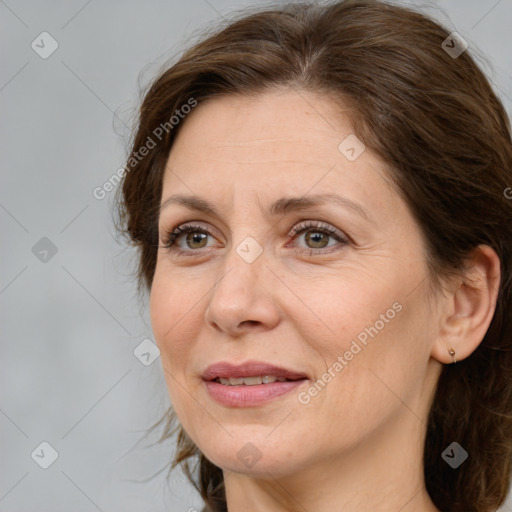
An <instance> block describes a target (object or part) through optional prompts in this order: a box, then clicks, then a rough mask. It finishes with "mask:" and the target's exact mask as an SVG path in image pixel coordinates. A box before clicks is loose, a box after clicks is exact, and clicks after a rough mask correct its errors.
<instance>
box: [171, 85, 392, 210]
mask: <svg viewBox="0 0 512 512" xmlns="http://www.w3.org/2000/svg"><path fill="white" fill-rule="evenodd" d="M348 112H349V110H348V108H344V107H343V105H341V104H340V103H338V102H336V101H334V99H332V98H329V97H327V96H325V97H323V96H322V97H321V96H319V95H317V94H315V93H311V92H308V91H294V90H275V91H270V92H265V93H264V94H259V95H252V96H240V95H236V96H235V95H232V96H223V97H218V98H214V99H209V100H207V101H205V102H204V103H200V104H199V105H198V106H197V107H196V108H195V109H194V110H193V111H192V112H191V114H189V115H188V116H187V118H186V119H185V120H184V121H182V122H183V123H184V124H183V125H182V126H181V127H180V131H179V132H178V136H177V138H176V140H175V141H174V145H173V147H172V149H171V152H170V154H169V159H168V162H167V168H166V172H165V175H164V193H163V196H164V197H163V199H165V197H166V196H167V195H169V194H170V193H176V192H179V193H186V194H197V195H201V196H208V195H209V196H212V195H219V194H229V195H231V196H233V195H235V194H237V193H238V194H239V195H240V194H242V195H245V194H249V193H250V192H249V191H258V195H259V196H261V195H262V194H261V193H262V192H263V193H266V192H270V191H272V190H274V189H279V191H280V192H283V190H286V191H287V192H289V193H290V194H294V195H304V194H307V193H308V192H309V191H313V189H314V192H315V193H330V192H333V191H334V192H340V193H344V195H346V196H353V197H354V199H359V200H360V201H363V202H366V201H369V200H370V199H371V196H372V195H375V194H376V193H379V194H380V195H381V196H382V194H383V193H386V192H389V191H382V190H381V191H380V192H379V189H380V188H382V187H386V186H387V182H388V178H387V176H386V175H385V169H384V167H385V166H384V165H383V163H382V162H381V161H380V160H379V159H377V158H376V157H375V156H374V155H372V154H371V153H370V152H369V151H367V150H366V149H364V151H363V152H362V153H361V155H360V156H359V157H358V158H357V159H355V160H352V161H351V160H349V159H347V157H346V155H345V154H344V153H343V152H342V151H340V144H342V143H343V141H345V140H346V139H347V137H355V136H354V134H353V131H352V126H351V123H350V119H349V117H348ZM350 140H352V139H350ZM363 147H364V146H363ZM383 178H384V179H383ZM279 195H280V196H282V195H283V194H282V193H281V194H279ZM382 200H383V198H381V199H379V200H378V201H382ZM375 201H376V200H375V199H374V202H375Z"/></svg>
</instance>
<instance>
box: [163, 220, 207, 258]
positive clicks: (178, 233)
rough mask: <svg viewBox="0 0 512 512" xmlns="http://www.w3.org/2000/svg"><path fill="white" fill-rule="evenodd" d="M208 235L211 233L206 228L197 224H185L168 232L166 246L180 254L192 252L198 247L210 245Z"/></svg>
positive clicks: (202, 247)
mask: <svg viewBox="0 0 512 512" xmlns="http://www.w3.org/2000/svg"><path fill="white" fill-rule="evenodd" d="M184 235H186V236H184ZM208 236H211V235H210V233H209V232H208V230H206V229H205V228H203V227H201V226H198V225H195V224H184V225H182V226H178V227H177V228H176V229H175V230H174V231H172V232H170V233H168V234H167V236H166V239H165V242H164V247H165V248H166V249H168V250H169V251H176V252H178V253H180V254H185V253H191V252H193V251H195V250H196V249H204V248H205V247H208V246H207V245H206V243H207V241H208ZM181 239H183V240H184V243H185V245H186V248H183V245H182V244H180V243H179V241H180V240H181ZM176 242H178V243H176Z"/></svg>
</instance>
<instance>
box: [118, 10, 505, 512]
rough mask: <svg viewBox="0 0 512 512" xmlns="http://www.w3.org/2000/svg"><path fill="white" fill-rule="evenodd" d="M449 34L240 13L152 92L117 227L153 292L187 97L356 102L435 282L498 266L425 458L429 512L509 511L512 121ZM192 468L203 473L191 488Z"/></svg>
mask: <svg viewBox="0 0 512 512" xmlns="http://www.w3.org/2000/svg"><path fill="white" fill-rule="evenodd" d="M449 34H450V32H449V31H448V30H446V29H445V28H443V27H442V26H441V25H439V24H438V23H436V22H434V21H432V20H430V19H429V18H427V17H425V16H424V15H423V14H420V13H417V12H414V11H412V10H409V9H405V8H402V7H397V6H393V5H390V4H387V3H384V2H380V1H371V0H355V1H340V2H336V3H331V4H329V5H323V6H318V5H310V4H289V5H286V6H284V7H283V6H281V7H275V8H269V7H267V8H266V9H265V10H260V11H259V12H249V13H247V12H246V13H245V15H244V16H243V17H240V18H238V19H236V20H234V21H231V22H229V24H228V25H227V26H226V27H223V28H221V29H217V30H216V32H214V33H212V34H209V35H208V36H205V37H204V38H203V39H202V40H201V41H200V42H198V43H197V44H195V45H194V46H193V47H192V48H190V49H189V50H187V51H186V52H185V53H184V54H183V55H182V57H181V58H180V59H179V61H178V62H176V63H175V64H174V65H172V66H171V67H170V68H169V69H167V70H166V71H165V72H163V73H161V75H160V76H159V77H158V78H157V79H156V80H155V81H154V82H153V83H152V85H151V87H150V88H149V90H147V91H146V93H145V97H144V100H143V102H142V106H141V108H140V116H139V121H138V126H137V131H136V134H135V137H134V140H133V145H132V152H131V154H130V157H129V158H128V167H127V170H128V171H129V172H127V173H126V174H125V175H124V180H123V184H122V198H120V199H119V205H118V212H119V215H120V217H119V219H120V223H121V226H120V229H122V232H123V233H124V234H125V235H127V236H128V238H129V240H130V241H131V242H132V243H133V245H135V246H136V247H137V248H138V249H139V251H140V254H139V256H140V257H139V260H138V261H139V266H138V269H137V275H138V279H139V290H140V289H141V288H144V287H145V289H146V290H150V288H151V283H152V279H153V275H154V270H155V265H156V255H157V249H158V206H159V204H160V201H161V193H162V177H163V173H164V168H165V164H166V161H167V158H168V156H169V152H170V149H171V147H172V144H173V140H174V138H175V136H176V133H177V132H178V130H179V127H180V126H182V124H183V122H181V123H180V124H177V125H176V126H174V125H173V126H172V129H171V128H169V130H164V131H165V135H163V132H162V130H160V132H162V133H160V132H157V133H159V134H160V137H156V136H155V129H156V127H159V126H163V124H164V123H166V122H168V121H169V117H170V116H171V115H172V114H173V112H175V111H176V110H179V109H181V108H182V106H183V105H185V104H187V103H189V102H190V100H191V99H193V100H194V101H197V102H199V103H200V102H201V101H202V100H205V99H207V98H213V97H216V96H220V95H230V94H252V93H262V92H264V91H265V90H269V89H270V88H273V87H276V86H289V87H299V88H302V89H304V90H309V91H313V92H319V93H323V94H329V95H330V96H333V95H334V96H335V97H337V98H339V99H340V100H342V101H343V102H344V104H345V105H346V104H348V105H351V106H352V108H353V111H354V112H355V115H353V116H352V119H351V121H352V122H353V127H354V132H355V133H356V135H357V137H359V138H360V139H361V140H362V141H363V142H364V143H365V144H366V146H367V147H368V148H369V149H371V150H372V151H373V152H374V153H375V154H376V155H378V156H379V157H381V158H382V159H383V160H384V161H385V162H386V163H388V164H389V165H390V167H391V169H392V171H393V180H394V183H395V185H396V186H397V190H398V191H399V192H400V194H402V196H403V198H404V199H405V200H406V202H407V204H408V205H409V208H410V210H411V212H412V214H413V215H414V217H415V219H416V220H417V221H418V223H419V225H420V226H421V229H422V232H423V234H424V236H425V239H426V242H427V254H426V259H427V261H428V264H429V267H430V268H431V270H432V272H433V275H435V276H440V275H443V274H445V275H447V274H449V273H450V272H457V271H461V270H462V269H463V260H464V257H467V255H468V254H469V253H470V251H471V250H472V249H473V248H475V247H476V246H477V245H479V244H486V245H489V246H490V247H492V248H493V249H494V250H495V251H496V252H497V254H498V256H499V258H500V263H501V272H502V278H501V282H500V289H499V295H498V300H497V306H496V311H495V314H494V317H493V319H492V322H491V324H490V327H489V329H488V331H487V333H486V335H485V337H484V339H483V341H482V342H481V344H480V345H479V347H478V348H477V349H476V350H475V351H474V352H473V353H472V354H471V355H470V356H469V357H467V358H466V359H465V360H463V361H458V362H457V363H456V364H455V365H445V366H444V367H443V370H442V373H441V376H440V379H439V382H438V386H437V389H436V394H435V397H434V400H433V404H432V407H431V410H430V414H429V419H428V426H427V433H426V441H425V446H424V473H425V482H426V486H427V490H428V492H429V494H430V496H431V498H432V500H433V502H434V503H435V505H436V506H437V507H438V508H439V509H440V510H442V511H450V512H488V511H489V512H490V511H493V510H495V509H496V508H498V507H499V506H500V505H501V504H502V503H503V502H504V500H505V498H506V496H507V493H508V489H509V482H510V473H511V454H512V385H511V382H512V346H511V336H510V333H511V319H512V302H511V300H512V296H511V264H512V261H511V257H512V201H510V200H508V199H507V197H506V196H507V194H506V193H505V191H506V190H510V189H509V188H508V187H510V186H512V143H511V136H510V124H509V120H508V118H507V115H506V113H505V111H504V108H503V106H502V104H501V102H500V101H499V99H498V98H497V96H496V94H495V93H494V92H493V90H492V88H491V86H490V84H489V82H488V81H487V79H486V78H485V76H484V74H483V73H482V71H481V70H480V69H479V67H478V66H477V64H476V63H475V62H474V60H473V59H472V57H471V56H470V55H469V52H468V51H465V52H463V53H462V54H461V55H460V56H458V57H457V58H453V57H452V56H451V55H449V54H448V53H447V51H445V49H444V48H443V47H442V43H443V41H444V40H445V39H446V38H447V37H448V36H449ZM452 46H453V44H452ZM185 122H186V120H185ZM168 127H169V126H168ZM149 138H151V139H152V140H154V141H155V142H156V138H158V139H159V140H158V143H157V144H156V147H154V148H153V149H151V150H150V151H149V153H148V154H147V156H145V157H144V158H140V159H139V158H136V159H135V158H134V156H135V154H136V152H137V151H138V149H139V148H141V147H142V146H144V145H145V144H146V145H147V141H148V140H149ZM162 423H165V427H164V433H163V434H162V437H161V440H163V439H166V438H168V437H170V436H172V435H174V434H176V433H177V434H178V436H177V452H176V454H175V458H174V461H173V464H172V466H171V469H172V468H174V467H175V466H176V465H177V464H182V465H183V468H184V470H185V472H186V473H187V474H188V477H189V479H190V480H191V482H192V483H193V484H194V485H195V486H196V488H197V489H198V491H199V492H200V493H201V496H202V497H203V499H204V501H205V503H206V509H205V510H209V511H221V510H224V511H225V510H227V508H226V501H225V489H224V482H223V474H222V471H221V469H220V468H218V467H216V466H215V465H213V464H212V463H211V462H210V461H208V460H207V459H206V458H205V456H204V455H203V454H202V453H200V451H199V449H198V448H197V446H195V444H194V443H193V442H192V441H191V439H190V438H189V437H188V436H187V434H186V433H185V432H184V431H183V429H182V428H181V426H180V425H179V422H178V421H177V418H176V417H175V415H174V413H173V411H172V410H171V409H169V411H168V412H167V413H166V415H165V416H164V417H163V418H162V419H161V420H160V421H159V422H158V423H157V424H156V425H155V426H154V427H156V426H158V425H160V424H162ZM154 427H153V428H154ZM453 441H457V442H458V443H459V444H460V445H461V446H462V447H463V448H464V449H465V450H466V451H467V452H468V453H469V458H468V459H467V460H466V461H465V462H464V463H463V464H462V465H461V466H460V467H459V468H458V469H452V468H451V467H450V466H449V465H448V464H447V463H446V462H445V461H444V460H443V459H442V458H441V453H442V452H443V450H444V449H445V448H446V447H447V446H448V445H449V444H450V443H452V442H453ZM189 461H196V462H197V463H198V464H199V477H198V481H197V482H196V481H195V478H194V477H193V472H194V468H193V469H191V468H190V466H189Z"/></svg>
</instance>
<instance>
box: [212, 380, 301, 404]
mask: <svg viewBox="0 0 512 512" xmlns="http://www.w3.org/2000/svg"><path fill="white" fill-rule="evenodd" d="M306 381H307V379H300V380H292V381H286V382H272V383H271V384H255V385H254V386H246V385H245V384H241V385H239V386H226V385H225V384H219V383H218V382H215V381H212V380H209V381H205V384H206V388H207V389H208V392H209V393H210V396H211V397H212V398H213V399H214V400H215V401H216V402H218V403H219V404H221V405H225V406H226V407H253V406H256V405H261V404H264V403H267V402H269V401H270V400H273V399H274V398H277V397H279V396H283V395H285V394H286V393H289V392H290V391H293V390H294V389H297V388H298V387H299V386H301V385H302V384H304V383H305V382H306Z"/></svg>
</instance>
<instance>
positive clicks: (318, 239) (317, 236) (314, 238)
mask: <svg viewBox="0 0 512 512" xmlns="http://www.w3.org/2000/svg"><path fill="white" fill-rule="evenodd" d="M309 233H313V235H310V234H309ZM322 238H323V239H324V240H323V241H325V240H326V239H327V236H326V235H325V233H319V232H318V231H308V233H306V240H307V242H312V243H313V244H318V243H320V244H321V245H320V246H316V247H314V248H315V249H317V248H320V249H321V248H323V247H325V246H326V244H322Z"/></svg>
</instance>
